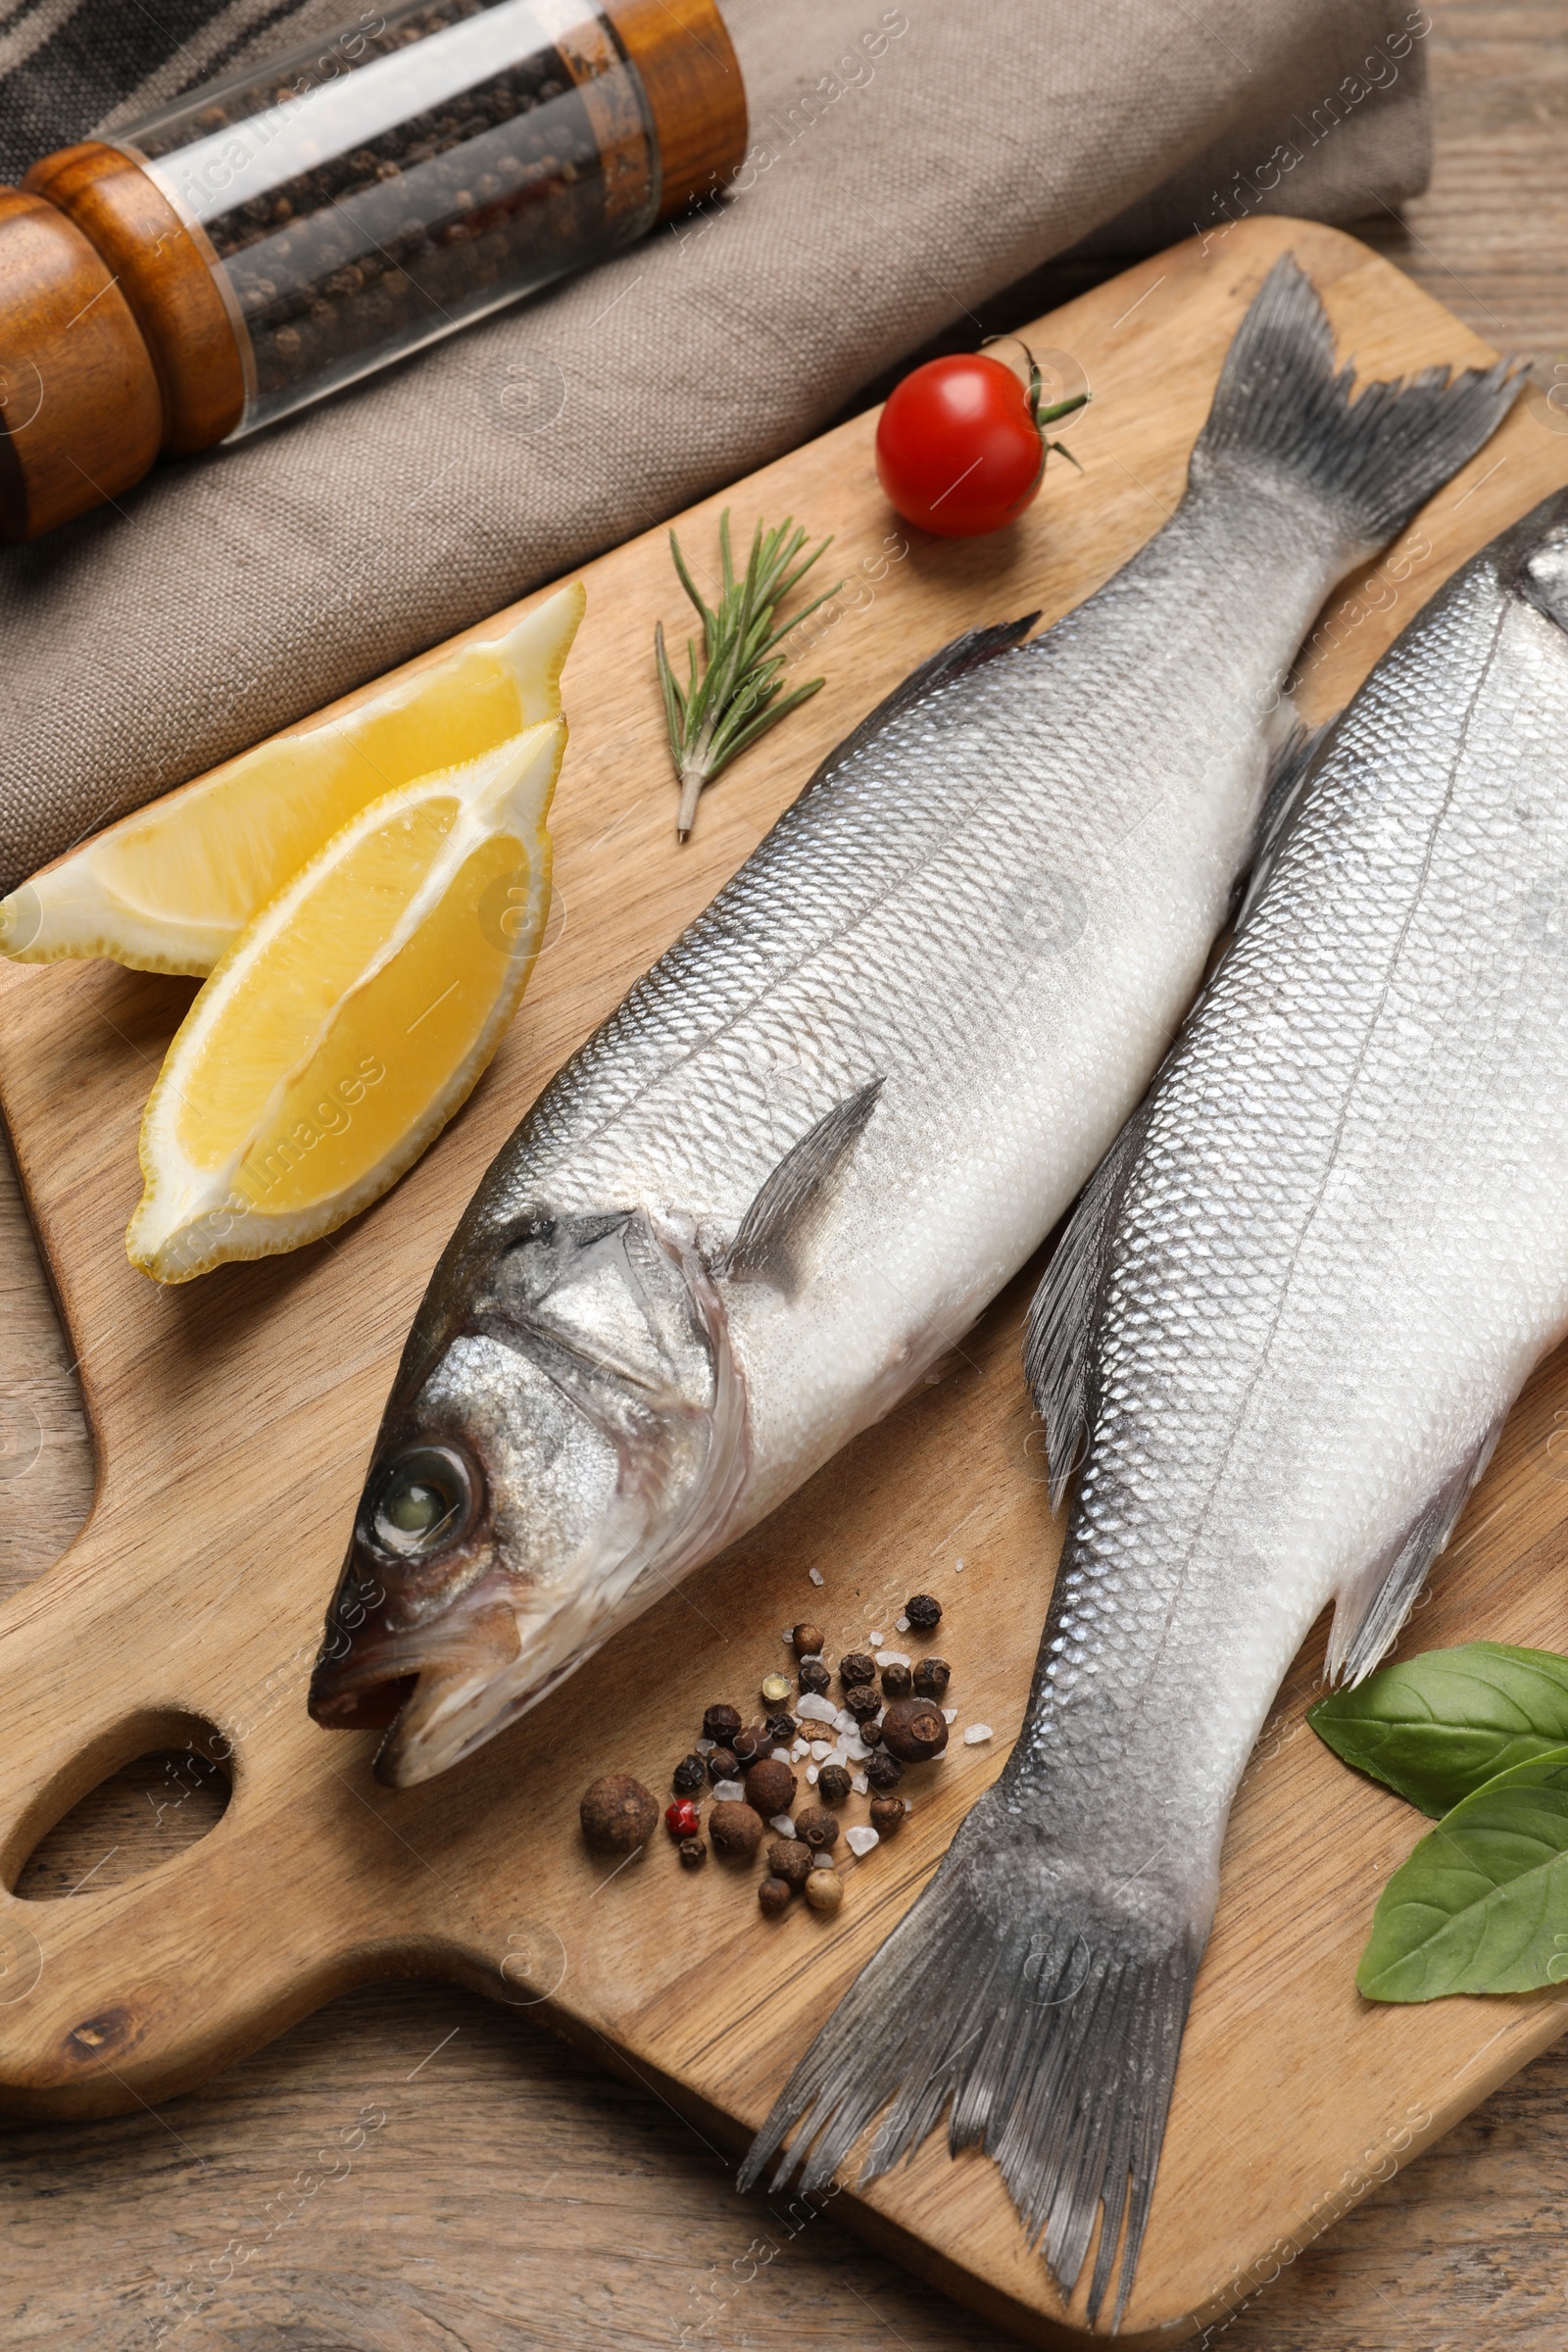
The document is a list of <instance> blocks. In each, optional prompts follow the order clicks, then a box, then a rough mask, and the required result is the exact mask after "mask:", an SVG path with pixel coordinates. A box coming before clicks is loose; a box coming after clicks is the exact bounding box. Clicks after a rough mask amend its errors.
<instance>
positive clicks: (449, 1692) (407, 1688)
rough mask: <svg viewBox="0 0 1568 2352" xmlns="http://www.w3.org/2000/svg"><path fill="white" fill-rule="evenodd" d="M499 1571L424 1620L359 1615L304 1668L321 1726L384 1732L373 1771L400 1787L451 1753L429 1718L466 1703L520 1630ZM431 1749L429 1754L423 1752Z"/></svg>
mask: <svg viewBox="0 0 1568 2352" xmlns="http://www.w3.org/2000/svg"><path fill="white" fill-rule="evenodd" d="M503 1583H504V1580H503V1579H502V1578H501V1577H500V1576H499V1575H498V1574H492V1575H491V1576H488V1577H485V1578H483V1579H481V1580H480V1582H479V1584H477V1585H475V1586H472V1587H470V1588H469V1590H468V1591H467V1592H466V1593H464V1594H463V1595H462V1601H461V1603H460V1605H458V1606H456V1607H453V1608H450V1609H448V1610H446V1611H444V1612H443V1613H442V1615H441V1616H440V1617H439V1618H437V1619H435V1620H434V1621H433V1622H431V1623H427V1624H422V1625H421V1624H417V1625H413V1626H399V1625H396V1624H395V1623H393V1622H391V1621H390V1620H389V1618H388V1617H386V1616H381V1617H378V1618H370V1617H362V1620H361V1622H360V1624H359V1626H358V1627H357V1628H356V1630H355V1631H354V1632H353V1633H352V1634H348V1635H346V1636H343V1635H340V1636H339V1638H338V1642H336V1643H333V1642H328V1644H327V1646H326V1647H325V1648H324V1649H323V1651H322V1654H321V1655H320V1656H319V1658H318V1659H317V1662H316V1667H315V1671H314V1672H313V1674H312V1676H311V1688H310V1697H309V1702H308V1703H309V1707H310V1712H311V1716H312V1719H313V1720H314V1721H315V1722H316V1723H319V1725H320V1727H321V1729H322V1730H323V1731H329V1732H361V1731H380V1732H385V1734H386V1738H385V1739H384V1740H382V1742H381V1745H380V1747H379V1749H378V1750H377V1752H376V1757H375V1764H374V1772H375V1777H376V1779H377V1780H378V1781H380V1782H382V1783H383V1784H384V1785H386V1786H387V1787H389V1788H394V1789H406V1788H410V1787H412V1786H413V1785H414V1784H415V1783H416V1782H417V1781H423V1780H428V1779H429V1778H430V1777H431V1776H432V1774H434V1773H436V1772H439V1771H442V1770H444V1769H445V1766H446V1764H447V1763H451V1762H455V1761H456V1755H455V1754H454V1753H452V1752H451V1750H450V1742H449V1741H447V1740H432V1737H431V1735H432V1732H433V1729H434V1727H435V1726H436V1725H437V1724H438V1723H439V1722H441V1721H442V1720H443V1719H444V1718H445V1717H446V1716H447V1715H448V1714H449V1713H450V1711H451V1708H452V1706H453V1704H454V1701H456V1700H459V1699H460V1697H462V1698H466V1699H467V1700H468V1701H469V1702H470V1703H471V1702H472V1701H473V1700H474V1699H476V1698H477V1696H478V1695H479V1693H481V1692H483V1691H490V1690H493V1689H494V1688H495V1686H496V1683H497V1681H498V1678H501V1679H504V1678H505V1677H506V1676H507V1670H508V1668H509V1667H512V1666H513V1665H515V1661H516V1660H517V1658H518V1655H519V1653H520V1651H521V1647H522V1641H521V1634H520V1631H519V1628H518V1624H517V1617H516V1613H515V1609H514V1607H513V1605H512V1602H511V1600H510V1598H509V1597H508V1596H507V1595H506V1593H505V1592H504V1591H503V1590H502V1589H501V1588H502V1586H503ZM426 1759H428V1760H426Z"/></svg>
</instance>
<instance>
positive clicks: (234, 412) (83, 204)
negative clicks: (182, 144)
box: [22, 139, 250, 456]
mask: <svg viewBox="0 0 1568 2352" xmlns="http://www.w3.org/2000/svg"><path fill="white" fill-rule="evenodd" d="M22 184H23V186H24V188H25V189H26V190H27V191H28V192H29V193H30V194H32V195H35V196H43V197H46V198H47V199H48V201H49V203H51V204H52V205H55V206H57V207H58V209H59V210H60V211H61V212H63V213H64V214H65V215H66V216H67V218H68V219H69V220H71V221H73V222H74V224H75V226H76V227H77V228H79V229H80V231H81V233H82V235H83V236H84V237H85V238H86V239H87V240H88V242H89V244H91V245H92V247H93V249H94V251H95V252H97V253H98V254H100V255H101V256H102V257H103V259H104V261H105V262H106V263H107V264H108V267H109V268H110V270H113V272H114V276H115V283H116V285H117V286H118V287H119V289H120V291H121V293H122V294H123V296H124V298H125V301H126V303H127V304H128V305H129V308H130V312H131V315H132V317H133V318H134V319H135V321H136V324H137V326H138V327H139V328H140V330H141V338H142V341H143V343H145V345H146V347H147V352H148V356H149V358H150V359H151V361H152V364H153V367H154V368H155V369H156V371H157V375H158V390H159V397H160V400H161V402H162V406H163V432H162V438H161V441H160V444H159V446H160V448H161V449H162V450H163V452H164V454H165V455H166V456H177V455H179V454H182V453H184V452H188V451H191V450H198V449H210V448H211V447H212V445H213V443H214V442H215V441H221V440H222V438H223V436H224V434H225V433H230V432H232V431H233V429H234V427H235V425H236V424H238V422H239V419H240V413H241V411H242V410H243V408H244V406H245V370H246V362H247V361H248V359H249V356H250V347H249V338H248V337H247V336H246V333H245V329H244V326H243V323H242V322H241V319H240V316H239V310H238V306H237V304H236V305H235V307H234V313H233V316H232V317H230V315H229V311H228V308H227V306H226V305H225V303H224V299H223V292H222V287H223V284H224V281H223V280H222V278H221V275H220V271H219V266H218V259H217V256H216V255H215V254H214V252H213V249H212V246H211V244H210V243H209V242H208V238H207V233H206V231H205V230H204V229H202V228H200V227H199V226H198V225H197V224H196V223H195V222H194V221H182V220H181V219H180V216H179V215H178V213H176V212H175V210H174V208H173V206H172V204H171V203H170V201H169V199H168V197H167V196H166V195H165V194H164V192H163V190H162V188H160V187H159V185H158V183H157V181H156V180H155V179H154V178H152V176H151V175H150V173H148V172H144V171H143V170H142V169H141V167H140V165H139V164H135V163H132V161H131V159H130V157H129V156H128V155H124V154H122V152H121V151H120V149H119V148H118V147H106V146H105V145H104V144H103V142H102V140H99V139H85V140H83V141H82V142H81V144H80V145H79V146H75V147H62V148H60V149H59V150H58V151H57V152H56V153H55V154H54V155H46V156H45V157H44V158H43V159H42V161H41V162H39V163H36V164H34V165H33V167H32V169H31V170H30V171H29V172H27V173H26V174H25V178H24V179H23V182H22ZM229 299H230V301H232V300H233V297H232V296H230V298H229Z"/></svg>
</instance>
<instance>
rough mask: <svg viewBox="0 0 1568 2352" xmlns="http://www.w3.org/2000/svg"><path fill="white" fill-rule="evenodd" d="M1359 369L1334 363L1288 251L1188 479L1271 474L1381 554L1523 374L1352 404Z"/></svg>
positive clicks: (1230, 370)
mask: <svg viewBox="0 0 1568 2352" xmlns="http://www.w3.org/2000/svg"><path fill="white" fill-rule="evenodd" d="M1352 373H1353V369H1352V368H1350V367H1349V366H1347V367H1345V368H1341V369H1340V371H1339V372H1338V374H1336V372H1335V368H1334V336H1333V332H1332V330H1331V328H1330V326H1329V322H1328V319H1327V318H1326V317H1325V316H1324V311H1323V305H1322V304H1321V302H1319V300H1318V298H1317V295H1316V293H1315V292H1314V291H1313V288H1312V284H1311V281H1310V279H1309V278H1307V277H1306V276H1305V275H1304V274H1303V272H1302V271H1301V270H1300V269H1299V266H1298V264H1297V262H1296V260H1295V258H1294V256H1293V255H1291V254H1288V253H1286V254H1282V255H1281V256H1280V258H1279V260H1278V261H1277V262H1276V263H1275V265H1274V267H1273V269H1272V270H1270V271H1269V273H1268V275H1267V277H1265V278H1264V280H1263V283H1262V285H1261V286H1260V287H1259V289H1258V291H1257V293H1256V295H1255V296H1254V297H1253V300H1252V304H1251V307H1250V310H1249V311H1248V314H1247V316H1246V318H1245V319H1243V320H1242V323H1241V325H1240V327H1239V328H1238V329H1237V332H1236V339H1235V341H1234V342H1233V343H1232V345H1231V347H1230V350H1229V352H1228V353H1227V354H1226V358H1225V365H1224V367H1223V368H1221V370H1220V378H1219V383H1218V386H1217V387H1216V389H1215V393H1214V405H1213V407H1212V408H1211V409H1210V411H1209V414H1208V422H1207V423H1206V424H1205V425H1204V427H1203V429H1202V431H1201V434H1200V435H1199V437H1198V445H1197V447H1196V448H1195V449H1194V451H1193V457H1192V465H1191V467H1190V469H1189V474H1188V479H1189V481H1190V482H1191V484H1192V486H1193V487H1194V488H1195V489H1198V488H1201V487H1202V486H1203V485H1204V484H1206V483H1207V482H1208V481H1210V480H1212V479H1213V478H1214V477H1216V476H1217V475H1220V474H1232V473H1236V472H1245V473H1252V474H1256V475H1268V476H1273V477H1274V478H1275V479H1276V480H1279V479H1282V478H1283V479H1284V480H1285V481H1288V482H1289V483H1290V485H1291V486H1292V487H1293V488H1294V489H1296V490H1298V491H1299V492H1301V493H1302V494H1303V495H1305V496H1306V497H1308V498H1311V499H1314V500H1316V501H1317V502H1318V503H1319V504H1320V505H1323V506H1326V507H1329V508H1332V509H1334V510H1335V511H1336V512H1337V513H1339V514H1340V515H1342V516H1343V517H1344V519H1345V523H1346V527H1347V532H1348V536H1349V537H1350V538H1352V539H1354V540H1358V541H1360V542H1362V543H1363V544H1364V545H1365V546H1366V547H1367V548H1369V549H1370V548H1374V547H1381V546H1382V545H1383V544H1384V542H1385V541H1386V540H1388V539H1392V538H1393V536H1394V534H1395V532H1396V531H1397V530H1398V529H1399V528H1400V527H1401V525H1403V524H1404V523H1405V522H1407V521H1408V520H1409V518H1410V516H1411V515H1413V514H1414V513H1415V512H1416V509H1417V508H1418V507H1420V506H1423V505H1424V504H1425V502H1426V501H1427V500H1428V499H1429V498H1430V497H1431V496H1432V494H1433V492H1434V491H1435V490H1438V489H1441V487H1442V486H1443V484H1444V483H1445V482H1446V480H1447V479H1448V477H1449V475H1450V474H1453V473H1456V472H1457V471H1458V469H1459V467H1460V466H1462V465H1463V464H1464V463H1465V460H1466V459H1467V458H1472V457H1474V455H1475V453H1476V451H1477V450H1478V449H1480V447H1481V446H1482V444H1483V443H1484V442H1485V441H1486V440H1487V439H1488V437H1489V435H1490V434H1492V433H1493V432H1494V431H1495V429H1496V427H1497V426H1498V425H1499V424H1500V423H1501V422H1502V419H1503V417H1506V415H1507V414H1508V411H1509V409H1510V408H1511V407H1512V406H1513V403H1514V401H1515V399H1516V398H1517V397H1518V395H1519V393H1520V391H1521V390H1522V389H1523V384H1524V378H1523V376H1522V375H1521V374H1520V373H1519V372H1518V370H1517V369H1516V368H1515V367H1514V365H1513V363H1511V362H1509V361H1506V360H1500V361H1499V362H1498V363H1497V365H1496V366H1495V368H1463V369H1462V370H1461V371H1460V372H1459V373H1458V374H1457V375H1453V376H1450V373H1449V370H1448V369H1447V368H1423V370H1422V371H1421V373H1420V374H1419V375H1414V376H1411V377H1410V378H1409V379H1408V380H1407V381H1405V382H1402V383H1379V384H1368V385H1367V387H1366V389H1365V390H1364V391H1363V392H1362V394H1361V396H1360V398H1359V399H1358V400H1355V401H1352V400H1351V398H1350V382H1351V376H1352Z"/></svg>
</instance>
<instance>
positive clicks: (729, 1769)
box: [708, 1747, 741, 1789]
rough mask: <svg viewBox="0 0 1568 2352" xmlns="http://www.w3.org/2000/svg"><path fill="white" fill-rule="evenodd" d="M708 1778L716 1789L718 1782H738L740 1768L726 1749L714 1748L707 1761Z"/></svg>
mask: <svg viewBox="0 0 1568 2352" xmlns="http://www.w3.org/2000/svg"><path fill="white" fill-rule="evenodd" d="M708 1777H709V1779H710V1780H711V1782H712V1784H713V1787H714V1788H715V1789H716V1788H717V1787H718V1784H719V1782H720V1781H738V1780H739V1779H740V1777H741V1768H740V1766H739V1764H738V1763H737V1762H736V1760H735V1758H734V1756H733V1755H732V1754H731V1753H730V1751H729V1749H728V1748H727V1747H715V1748H714V1749H712V1751H711V1754H710V1755H709V1759H708Z"/></svg>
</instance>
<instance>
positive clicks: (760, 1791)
mask: <svg viewBox="0 0 1568 2352" xmlns="http://www.w3.org/2000/svg"><path fill="white" fill-rule="evenodd" d="M795 1789H796V1781H795V1775H794V1773H793V1772H791V1770H790V1768H789V1766H788V1765H787V1764H786V1763H785V1762H784V1761H783V1759H782V1758H781V1757H774V1756H763V1757H761V1758H760V1761H759V1762H758V1763H756V1764H754V1765H753V1766H752V1769H751V1771H750V1772H749V1773H748V1774H747V1775H746V1802H747V1803H748V1804H749V1805H755V1806H756V1808H757V1810H758V1812H759V1813H760V1814H761V1816H762V1819H763V1820H764V1821H771V1820H772V1818H773V1816H774V1814H775V1813H787V1812H788V1811H789V1809H790V1806H791V1805H792V1804H793V1802H794V1801H795Z"/></svg>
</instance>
